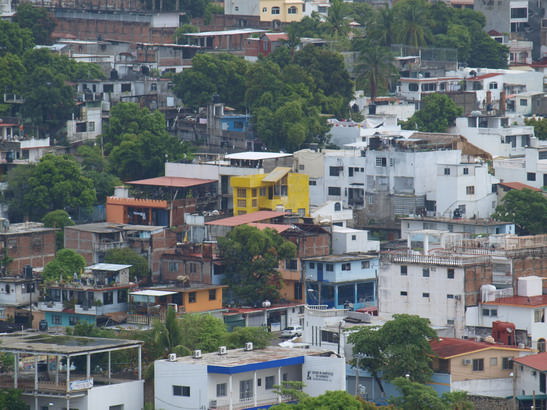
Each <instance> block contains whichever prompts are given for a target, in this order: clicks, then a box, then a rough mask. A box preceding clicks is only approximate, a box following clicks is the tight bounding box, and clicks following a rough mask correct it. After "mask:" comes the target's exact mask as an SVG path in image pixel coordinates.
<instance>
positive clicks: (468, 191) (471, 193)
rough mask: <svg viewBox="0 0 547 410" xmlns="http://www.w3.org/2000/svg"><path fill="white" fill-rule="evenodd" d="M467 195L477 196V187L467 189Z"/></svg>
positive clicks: (467, 187)
mask: <svg viewBox="0 0 547 410" xmlns="http://www.w3.org/2000/svg"><path fill="white" fill-rule="evenodd" d="M465 193H466V194H467V195H475V187H474V186H473V185H470V186H466V187H465Z"/></svg>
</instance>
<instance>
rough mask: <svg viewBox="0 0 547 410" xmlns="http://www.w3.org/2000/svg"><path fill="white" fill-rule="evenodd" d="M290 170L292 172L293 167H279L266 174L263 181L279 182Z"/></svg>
mask: <svg viewBox="0 0 547 410" xmlns="http://www.w3.org/2000/svg"><path fill="white" fill-rule="evenodd" d="M289 172H291V169H290V168H288V167H277V168H276V169H274V170H273V171H272V172H270V173H269V174H268V175H266V176H265V177H264V179H263V180H262V182H277V181H279V180H280V179H281V178H283V177H284V176H285V175H287V174H288V173H289Z"/></svg>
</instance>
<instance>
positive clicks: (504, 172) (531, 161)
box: [494, 143, 547, 189]
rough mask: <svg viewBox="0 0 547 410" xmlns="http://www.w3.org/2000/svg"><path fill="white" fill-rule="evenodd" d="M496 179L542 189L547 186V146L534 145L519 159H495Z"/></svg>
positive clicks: (527, 148)
mask: <svg viewBox="0 0 547 410" xmlns="http://www.w3.org/2000/svg"><path fill="white" fill-rule="evenodd" d="M494 169H495V172H496V177H498V178H499V179H500V180H501V181H502V182H520V183H522V184H526V185H529V186H532V187H534V188H538V189H541V188H542V187H544V186H547V144H539V143H538V144H532V146H530V147H526V148H525V149H524V156H523V157H519V158H498V159H494Z"/></svg>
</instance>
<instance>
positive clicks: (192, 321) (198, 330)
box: [180, 313, 227, 352]
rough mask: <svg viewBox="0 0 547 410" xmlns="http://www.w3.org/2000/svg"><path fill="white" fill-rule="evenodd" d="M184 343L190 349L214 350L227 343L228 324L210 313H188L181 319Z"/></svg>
mask: <svg viewBox="0 0 547 410" xmlns="http://www.w3.org/2000/svg"><path fill="white" fill-rule="evenodd" d="M180 326H181V331H182V345H184V346H185V347H186V348H188V349H190V350H195V349H199V350H202V351H204V352H214V351H215V350H217V349H218V348H219V347H220V346H224V345H225V344H226V335H227V331H226V325H225V324H224V322H223V320H222V319H219V318H216V317H214V316H212V315H209V314H199V313H187V314H185V315H184V316H183V317H182V319H181V320H180Z"/></svg>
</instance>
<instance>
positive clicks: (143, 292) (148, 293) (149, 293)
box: [129, 289, 177, 296]
mask: <svg viewBox="0 0 547 410" xmlns="http://www.w3.org/2000/svg"><path fill="white" fill-rule="evenodd" d="M175 293H177V292H171V291H167V290H153V289H145V290H138V291H136V292H131V293H129V294H130V295H133V296H167V295H174V294H175Z"/></svg>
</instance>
